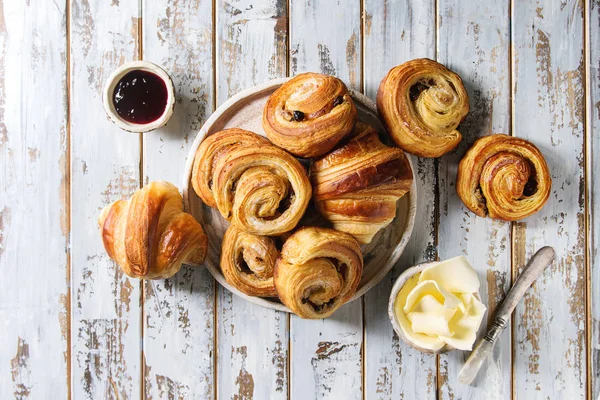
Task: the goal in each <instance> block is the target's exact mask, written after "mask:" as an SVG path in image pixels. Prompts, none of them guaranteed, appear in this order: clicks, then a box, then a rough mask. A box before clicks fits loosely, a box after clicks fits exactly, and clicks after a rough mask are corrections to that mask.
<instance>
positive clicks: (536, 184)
mask: <svg viewBox="0 0 600 400" xmlns="http://www.w3.org/2000/svg"><path fill="white" fill-rule="evenodd" d="M551 186H552V178H551V177H550V172H549V170H548V165H547V164H546V160H544V156H543V155H542V153H541V152H540V151H539V150H538V148H537V147H535V146H534V145H533V144H532V143H530V142H528V141H526V140H523V139H519V138H516V137H512V136H508V135H502V134H496V135H490V136H485V137H482V138H480V139H478V140H477V141H476V142H475V143H474V144H473V146H472V147H471V148H470V149H469V150H468V151H467V153H466V154H465V156H464V157H463V159H462V160H461V161H460V164H459V165H458V176H457V179H456V191H457V192H458V196H459V197H460V199H461V200H462V202H463V203H464V204H465V205H466V206H467V208H468V209H469V210H471V211H473V212H474V213H475V214H477V215H479V216H480V217H486V216H488V217H491V218H494V219H501V220H504V221H517V220H520V219H523V218H525V217H528V216H529V215H531V214H534V213H536V212H537V211H539V210H540V209H541V208H542V207H543V206H544V203H546V201H547V200H548V197H549V196H550V188H551Z"/></svg>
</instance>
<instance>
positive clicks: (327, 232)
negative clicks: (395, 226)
mask: <svg viewBox="0 0 600 400" xmlns="http://www.w3.org/2000/svg"><path fill="white" fill-rule="evenodd" d="M362 271H363V259H362V253H361V251H360V246H359V245H358V242H357V241H356V240H355V239H354V238H353V237H352V236H350V235H348V234H347V233H343V232H338V231H336V230H333V229H326V228H316V227H309V228H301V229H299V230H297V231H296V232H294V233H293V234H292V236H290V238H289V239H288V240H286V242H285V244H284V245H283V249H282V250H281V255H280V256H279V258H278V259H277V263H276V265H275V273H274V278H273V281H274V283H275V289H276V290H277V294H278V295H279V299H280V300H281V301H282V303H283V304H285V305H286V306H288V307H289V308H290V310H292V312H294V313H295V314H296V315H298V316H299V317H302V318H326V317H328V316H330V315H331V314H333V312H334V311H335V310H337V309H338V308H339V307H340V306H341V305H342V304H344V303H346V302H347V301H348V300H350V298H351V297H352V295H353V294H354V293H355V292H356V288H357V287H358V284H359V283H360V279H361V276H362Z"/></svg>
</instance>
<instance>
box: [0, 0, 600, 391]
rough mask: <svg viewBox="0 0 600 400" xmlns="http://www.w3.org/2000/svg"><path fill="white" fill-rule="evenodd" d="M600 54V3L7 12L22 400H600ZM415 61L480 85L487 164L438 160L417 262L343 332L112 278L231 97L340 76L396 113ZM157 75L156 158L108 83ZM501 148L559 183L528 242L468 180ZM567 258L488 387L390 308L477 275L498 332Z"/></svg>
mask: <svg viewBox="0 0 600 400" xmlns="http://www.w3.org/2000/svg"><path fill="white" fill-rule="evenodd" d="M599 49H600V2H599V1H598V0H562V1H560V2H558V1H552V0H535V1H534V0H523V1H518V2H517V1H509V2H506V1H501V0H493V1H486V2H483V1H470V2H462V1H457V0H425V1H417V0H347V1H341V0H308V1H300V0H269V1H261V2H259V1H253V0H138V1H135V0H134V1H127V0H62V1H61V0H56V1H41V0H26V1H13V0H0V165H1V171H2V172H1V173H0V190H1V193H2V195H1V196H0V271H2V272H3V278H4V279H3V280H2V283H0V319H1V320H2V322H1V323H0V343H2V344H1V346H0V398H3V399H4V398H17V399H38V398H47V397H48V396H50V395H49V393H51V394H52V395H51V397H52V398H75V399H80V398H81V399H104V398H106V399H137V398H153V399H163V398H165V399H190V398H194V399H214V398H217V399H236V400H248V399H255V400H259V399H260V400H262V399H310V398H319V399H322V398H327V399H367V400H370V399H434V398H442V399H455V400H458V399H527V400H529V399H548V398H549V399H569V400H570V399H582V398H594V399H597V398H600V384H599V382H600V379H599V378H600V369H599V367H598V365H599V364H600V311H598V310H599V309H600V289H599V288H598V287H599V286H600V261H599V260H600V257H599V256H598V250H597V249H598V243H599V242H600V206H599V205H598V204H599V201H598V198H600V189H599V187H600V185H599V184H598V179H597V177H598V174H600V160H599V157H597V156H596V154H595V153H596V152H597V151H596V150H597V149H598V148H600V142H599V141H600V50H599ZM416 57H429V58H433V59H438V60H439V61H440V62H442V63H444V64H447V65H448V66H449V67H450V68H452V69H453V70H455V71H456V72H458V73H459V74H460V75H461V76H462V77H463V79H464V82H465V86H466V88H467V90H468V92H469V96H470V99H471V112H470V114H469V116H468V118H467V119H466V121H465V122H464V123H463V124H461V126H460V128H459V130H460V131H461V132H462V133H463V136H464V141H463V143H461V145H460V146H459V148H458V149H457V150H455V151H454V152H452V153H450V154H448V155H446V156H444V157H442V158H440V159H439V160H428V159H418V160H416V159H415V161H416V162H415V169H416V173H417V181H418V182H417V183H418V193H419V199H420V201H419V205H418V216H417V223H416V225H415V230H414V232H413V238H412V240H411V242H410V244H409V246H408V248H407V250H406V251H405V253H404V254H403V257H402V258H401V261H400V262H399V263H398V264H397V266H396V267H395V268H394V270H393V272H392V273H391V274H390V275H389V276H387V277H386V278H385V279H384V280H383V281H382V282H381V283H380V284H379V285H378V286H377V287H375V288H374V289H372V290H371V291H370V292H368V293H367V295H366V296H364V297H363V298H362V299H360V300H357V301H354V302H352V303H351V304H348V305H346V306H345V307H343V308H342V309H341V310H340V311H339V312H337V313H336V314H335V315H334V316H333V318H330V319H327V320H322V321H305V320H301V319H299V318H296V317H294V316H291V317H290V316H289V315H288V314H285V313H281V312H276V311H273V310H269V309H265V308H261V307H259V306H256V305H253V304H250V303H248V302H246V301H244V300H242V299H240V298H238V297H236V296H233V295H232V294H231V293H230V292H228V291H226V290H224V289H222V288H221V287H220V286H219V285H218V284H216V283H215V282H214V280H213V279H212V277H211V276H210V274H208V272H207V271H206V270H205V269H203V268H192V267H184V268H183V269H182V271H180V273H179V274H177V275H176V276H175V277H173V278H172V279H168V280H161V281H154V282H146V283H143V284H142V283H141V282H140V281H137V280H133V279H129V278H127V277H126V276H124V275H123V274H122V273H121V272H120V270H119V269H118V267H116V265H115V264H114V263H113V262H112V261H110V259H109V258H108V257H107V256H106V254H105V252H104V249H103V246H102V243H101V240H100V236H99V234H98V229H97V226H96V218H97V216H98V214H99V212H100V210H101V209H102V208H103V207H104V206H106V205H108V204H110V203H111V202H112V201H114V200H117V199H120V198H123V197H128V196H130V195H131V194H132V193H133V192H134V191H135V190H136V189H138V188H139V187H140V186H141V185H142V184H143V183H147V182H149V181H151V180H159V179H164V180H168V181H171V182H173V183H175V184H176V185H178V186H181V184H182V179H183V176H182V175H183V169H184V166H185V159H186V157H187V154H188V150H189V148H190V146H191V143H192V141H193V139H194V137H195V135H196V132H197V131H198V130H199V129H200V127H201V126H202V124H203V122H204V121H205V120H206V118H207V117H208V116H209V115H210V114H211V113H212V111H213V110H214V108H215V107H216V106H217V105H219V104H222V103H223V102H224V101H225V100H227V99H228V98H229V97H231V96H232V95H234V94H236V93H238V92H239V91H240V90H243V89H245V88H248V87H250V86H253V85H256V84H260V83H263V82H265V81H267V80H269V79H272V78H275V77H281V76H286V75H294V74H297V73H300V72H304V71H319V72H325V73H329V74H333V75H336V76H338V77H340V78H341V79H343V80H344V81H345V82H346V83H347V84H348V86H349V87H351V88H354V89H357V90H359V91H364V92H365V93H366V94H367V95H368V96H370V97H371V98H374V96H375V94H376V91H377V87H378V85H379V81H380V80H381V78H382V77H383V76H384V75H385V73H386V72H387V71H388V70H389V68H391V67H393V66H395V65H397V64H400V63H402V62H404V61H406V60H409V59H412V58H416ZM139 58H143V59H145V60H149V61H152V62H155V63H157V64H159V65H160V66H162V67H163V68H165V70H166V71H167V72H168V73H169V74H170V75H171V76H172V78H173V81H174V83H175V89H176V97H177V100H176V106H175V114H174V115H173V117H172V119H171V120H170V121H169V123H168V124H167V125H166V126H165V127H163V128H161V129H159V130H157V131H155V132H152V133H149V134H146V135H138V134H131V133H127V132H123V131H120V130H119V129H118V128H116V126H115V125H114V124H112V123H111V122H110V121H109V120H108V119H107V117H106V116H105V114H104V112H103V110H102V102H101V91H102V86H103V85H104V83H105V81H106V78H107V77H108V75H109V74H110V73H111V72H112V71H113V70H114V69H115V68H116V67H117V66H119V65H121V64H123V63H125V62H127V61H131V60H135V59H139ZM491 133H509V134H512V135H514V136H518V137H522V138H525V139H528V140H530V141H532V142H533V143H535V144H536V145H537V146H538V147H539V148H540V150H541V151H542V153H543V154H544V156H545V157H546V160H547V162H548V164H549V167H550V170H551V174H552V179H553V189H552V193H551V197H550V199H549V201H548V203H547V204H546V206H545V207H544V208H543V209H542V210H541V211H540V212H539V213H538V214H535V215H533V216H531V217H529V218H527V219H526V220H524V221H521V222H517V223H512V224H511V223H502V222H497V221H492V220H488V219H483V218H478V217H475V216H474V215H472V214H471V213H470V212H469V211H468V210H467V209H466V208H465V207H464V206H463V205H462V203H461V202H460V200H459V199H458V197H457V195H456V194H455V187H454V184H455V179H456V168H457V164H458V162H459V160H460V158H461V157H462V155H463V154H464V152H465V151H466V149H467V148H468V147H469V146H470V145H471V143H472V142H473V141H474V140H475V139H476V138H477V137H480V136H482V135H487V134H491ZM205 229H210V227H206V226H205ZM544 245H551V246H553V247H554V248H555V249H556V252H557V258H556V261H555V262H554V264H553V265H552V266H551V267H549V268H548V269H547V270H546V271H545V273H544V274H543V275H542V277H541V278H540V279H539V280H538V282H536V284H535V285H534V286H533V288H532V289H531V290H530V291H529V292H528V293H527V294H526V295H525V298H524V300H523V301H522V303H521V304H520V305H519V306H518V307H517V309H516V311H515V315H514V318H513V321H512V326H511V327H510V328H509V329H507V330H506V331H505V332H504V333H503V336H502V337H501V338H500V340H499V344H498V346H497V347H496V349H495V351H494V354H493V357H491V358H490V360H488V363H487V364H486V367H485V368H484V370H483V371H482V372H481V374H480V375H479V377H478V379H477V380H476V382H475V384H474V385H473V386H464V385H461V384H459V383H458V381H457V374H458V371H459V369H460V367H461V366H462V363H463V362H464V360H465V359H466V357H467V356H468V352H454V353H450V354H445V355H441V356H439V357H435V356H430V355H424V354H420V353H417V352H416V351H415V350H413V349H411V348H409V347H408V346H407V345H405V344H404V343H403V342H402V341H401V340H399V339H398V337H397V335H395V334H394V332H393V330H392V327H391V324H390V323H389V321H388V318H387V310H386V308H387V300H388V296H389V293H390V290H391V286H392V282H393V279H394V278H395V277H396V276H398V275H399V274H400V273H401V272H402V271H403V270H404V269H405V268H406V267H408V266H410V265H413V264H415V263H418V262H422V261H425V260H430V259H435V258H442V259H443V258H448V257H451V256H455V255H459V254H464V255H465V256H466V257H467V258H468V259H469V261H470V262H471V263H472V264H473V266H474V267H475V269H476V270H477V272H478V275H479V278H480V280H481V282H482V287H481V297H482V299H483V300H484V302H485V303H486V305H487V306H488V309H489V311H488V315H487V320H488V321H489V320H490V318H491V316H492V313H491V311H492V310H493V309H494V308H495V307H497V305H498V304H499V303H500V301H501V300H502V298H503V296H504V293H505V292H506V290H507V288H508V287H509V286H510V284H511V282H512V281H513V280H514V279H515V278H516V276H518V274H519V272H520V270H521V268H522V267H523V266H524V265H525V263H526V262H527V260H528V259H529V257H531V255H533V253H534V252H535V251H536V250H537V249H538V248H539V247H542V246H544ZM483 329H484V327H482V330H483Z"/></svg>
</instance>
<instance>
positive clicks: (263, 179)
mask: <svg viewBox="0 0 600 400" xmlns="http://www.w3.org/2000/svg"><path fill="white" fill-rule="evenodd" d="M235 135H238V136H239V138H240V139H239V142H236V143H233V140H232V137H233V136H235ZM253 136H254V138H252V137H253ZM242 138H243V139H242ZM209 139H210V140H209ZM195 157H196V158H195V161H194V169H193V172H192V182H196V186H197V187H198V189H197V191H196V193H197V194H198V195H199V196H201V197H202V199H203V200H204V201H205V202H206V204H207V205H211V204H214V206H213V207H215V208H217V209H218V210H219V212H220V213H221V215H222V216H223V217H224V218H226V219H228V220H230V221H231V223H232V224H234V225H236V226H237V227H238V228H239V229H241V230H243V231H246V232H248V233H253V234H255V235H267V236H274V235H279V234H281V233H284V232H288V231H291V230H292V229H294V228H295V227H296V225H297V224H298V221H299V220H300V218H302V215H303V214H304V211H306V207H307V206H308V203H309V202H310V198H311V195H312V189H311V186H310V181H309V180H308V176H307V174H306V170H305V169H304V167H303V166H302V164H300V162H299V161H298V160H296V159H295V158H294V157H293V156H292V155H291V154H289V153H287V152H286V151H284V150H282V149H280V148H278V147H276V146H273V145H272V144H270V143H269V142H268V141H267V140H266V139H264V138H261V137H260V136H258V135H256V134H255V133H252V132H249V131H243V130H241V129H237V130H236V133H235V134H234V133H232V132H231V130H226V131H221V132H217V133H215V134H214V135H212V136H209V137H208V138H207V139H206V140H205V141H204V142H202V144H201V145H200V147H199V148H198V151H197V152H196V155H195ZM207 170H209V171H210V172H209V173H208V175H207ZM207 189H209V190H210V193H211V194H212V196H210V195H208V194H207V192H206V190H207Z"/></svg>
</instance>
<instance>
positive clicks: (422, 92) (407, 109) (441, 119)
mask: <svg viewBox="0 0 600 400" xmlns="http://www.w3.org/2000/svg"><path fill="white" fill-rule="evenodd" d="M377 111H378V112H379V114H380V115H381V117H382V119H383V122H384V124H385V125H386V128H387V130H388V132H389V133H390V136H391V137H392V139H393V140H394V141H395V142H396V143H397V144H398V146H400V147H401V148H402V149H404V150H405V151H407V152H409V153H412V154H415V155H418V156H421V157H440V156H441V155H443V154H446V153H447V152H449V151H451V150H453V149H454V148H455V147H456V146H457V145H458V143H459V142H460V141H461V139H462V136H461V134H460V133H459V132H458V131H457V130H456V127H457V126H458V124H460V123H461V122H462V121H463V120H464V119H465V117H466V116H467V113H468V112H469V96H468V95H467V91H466V90H465V88H464V86H463V83H462V80H461V79H460V77H459V76H458V75H457V74H455V73H454V72H452V71H450V70H449V69H448V68H446V67H444V66H443V65H442V64H440V63H437V62H435V61H432V60H429V59H427V58H421V59H416V60H412V61H408V62H405V63H404V64H402V65H399V66H397V67H394V68H392V69H391V70H390V71H389V72H388V74H387V75H386V76H385V78H383V80H382V81H381V84H380V85H379V90H378V92H377Z"/></svg>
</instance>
